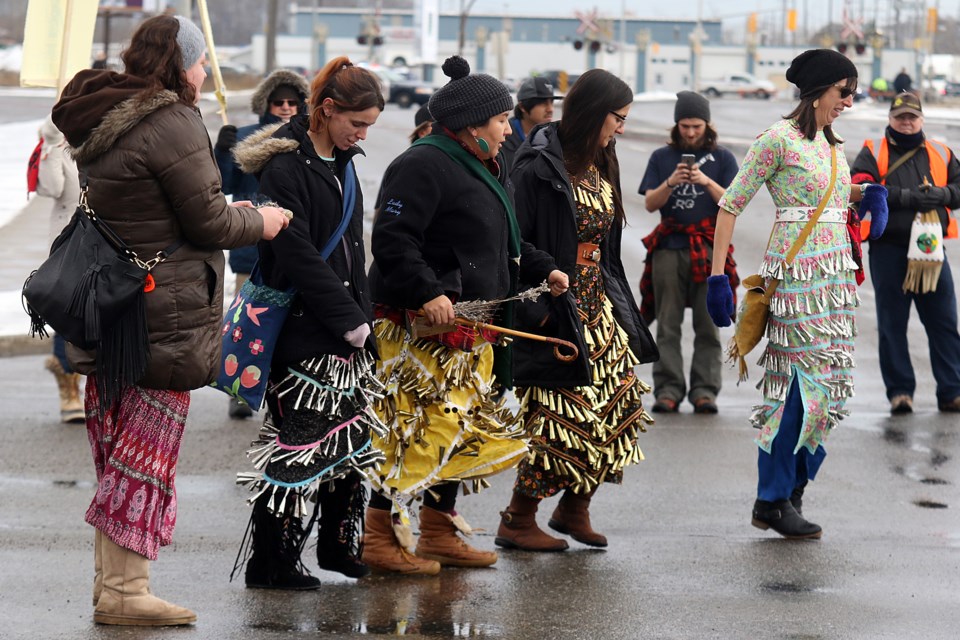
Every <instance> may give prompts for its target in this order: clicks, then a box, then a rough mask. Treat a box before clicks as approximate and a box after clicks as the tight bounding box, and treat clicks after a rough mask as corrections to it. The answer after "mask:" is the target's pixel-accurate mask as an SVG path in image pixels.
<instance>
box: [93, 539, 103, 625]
mask: <svg viewBox="0 0 960 640" xmlns="http://www.w3.org/2000/svg"><path fill="white" fill-rule="evenodd" d="M101 536H103V534H102V533H100V529H94V534H93V570H94V574H93V606H94V607H96V606H97V601H98V600H100V594H101V593H102V592H103V558H102V557H101V555H100V544H101V543H100V538H101Z"/></svg>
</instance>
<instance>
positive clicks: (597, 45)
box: [590, 40, 600, 53]
mask: <svg viewBox="0 0 960 640" xmlns="http://www.w3.org/2000/svg"><path fill="white" fill-rule="evenodd" d="M597 51H600V42H599V41H597V40H592V41H591V42H590V52H591V53H596V52H597Z"/></svg>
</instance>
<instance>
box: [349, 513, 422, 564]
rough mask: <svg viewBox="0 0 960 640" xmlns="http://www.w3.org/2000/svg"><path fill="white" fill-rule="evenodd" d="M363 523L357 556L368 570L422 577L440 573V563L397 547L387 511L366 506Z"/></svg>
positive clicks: (391, 519)
mask: <svg viewBox="0 0 960 640" xmlns="http://www.w3.org/2000/svg"><path fill="white" fill-rule="evenodd" d="M365 523H366V524H365V531H364V535H363V554H362V556H361V557H362V559H363V562H364V564H366V565H367V566H368V567H370V570H371V571H373V572H374V573H402V574H405V575H426V576H435V575H437V574H438V573H440V563H438V562H435V561H433V560H425V559H423V558H418V557H417V556H415V555H414V554H412V553H410V552H409V551H408V550H407V549H406V548H405V547H404V546H403V545H401V544H400V542H399V541H398V540H397V536H396V535H395V534H394V531H393V516H392V515H391V514H390V512H389V511H387V510H386V509H373V508H370V507H367V515H366V520H365Z"/></svg>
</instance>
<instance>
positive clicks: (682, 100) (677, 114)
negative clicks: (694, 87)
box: [673, 91, 710, 122]
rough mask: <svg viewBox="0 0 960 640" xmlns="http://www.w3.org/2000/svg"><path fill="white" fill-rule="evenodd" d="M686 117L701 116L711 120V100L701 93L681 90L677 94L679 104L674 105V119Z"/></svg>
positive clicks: (708, 120) (677, 120)
mask: <svg viewBox="0 0 960 640" xmlns="http://www.w3.org/2000/svg"><path fill="white" fill-rule="evenodd" d="M684 118H700V119H701V120H703V121H704V122H710V102H709V101H708V100H707V99H706V98H704V97H703V96H702V95H700V94H699V93H694V92H693V91H681V92H679V93H678V94H677V104H676V106H674V107H673V121H674V122H680V121H681V120H683V119H684Z"/></svg>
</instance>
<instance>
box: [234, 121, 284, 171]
mask: <svg viewBox="0 0 960 640" xmlns="http://www.w3.org/2000/svg"><path fill="white" fill-rule="evenodd" d="M285 126H286V125H284V124H283V123H282V122H277V123H276V124H270V125H267V126H265V127H263V128H261V129H258V130H257V131H255V132H253V133H251V134H250V135H249V136H247V137H246V138H244V139H243V140H241V141H240V142H238V143H237V146H236V147H234V148H233V158H234V160H236V161H237V164H238V165H240V169H241V170H242V171H243V172H244V173H249V174H252V175H259V174H260V172H261V171H263V168H264V167H265V166H267V163H268V162H269V161H270V158H272V157H273V156H275V155H278V154H281V153H290V152H291V151H296V149H297V147H299V146H300V141H299V140H296V139H294V138H293V137H292V136H291V135H289V128H290V127H287V129H288V135H283V134H278V136H277V137H275V136H274V134H275V133H277V132H278V131H279V130H280V129H281V128H283V127H285Z"/></svg>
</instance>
